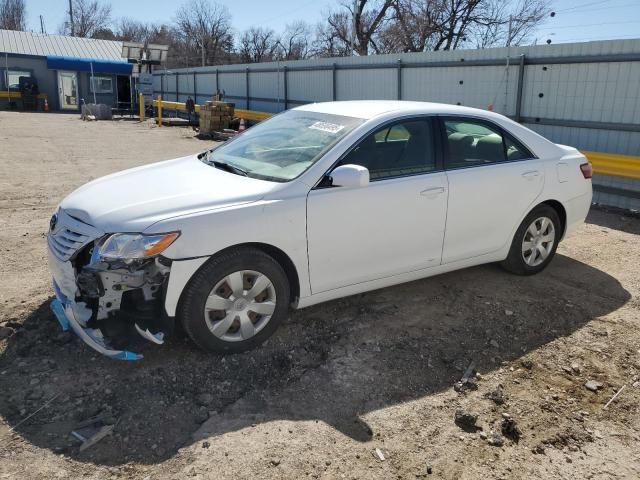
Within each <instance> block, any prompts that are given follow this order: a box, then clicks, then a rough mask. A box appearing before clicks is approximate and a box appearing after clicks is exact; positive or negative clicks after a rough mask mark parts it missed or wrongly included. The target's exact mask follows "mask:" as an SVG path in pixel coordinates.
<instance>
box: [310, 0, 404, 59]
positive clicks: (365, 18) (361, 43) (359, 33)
mask: <svg viewBox="0 0 640 480" xmlns="http://www.w3.org/2000/svg"><path fill="white" fill-rule="evenodd" d="M392 3H393V0H355V1H354V2H353V3H352V2H349V1H345V3H342V4H341V6H340V9H339V10H336V11H333V12H330V13H329V15H328V18H327V25H326V26H322V27H320V28H319V32H318V33H319V34H320V39H319V40H320V43H321V44H325V46H328V45H327V42H328V43H330V44H332V46H336V47H338V50H341V49H342V48H341V46H344V45H349V46H350V48H351V49H352V50H353V51H354V52H355V53H357V54H358V55H368V54H369V52H370V51H371V50H372V51H373V52H374V53H379V52H380V48H379V47H378V44H377V35H378V33H379V31H380V29H381V28H382V27H383V25H384V23H385V21H386V20H388V16H387V13H388V12H389V9H390V7H391V5H392Z"/></svg>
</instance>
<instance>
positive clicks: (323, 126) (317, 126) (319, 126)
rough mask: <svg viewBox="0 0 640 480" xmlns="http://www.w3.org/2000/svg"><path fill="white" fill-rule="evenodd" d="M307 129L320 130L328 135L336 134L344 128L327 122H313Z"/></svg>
mask: <svg viewBox="0 0 640 480" xmlns="http://www.w3.org/2000/svg"><path fill="white" fill-rule="evenodd" d="M309 128H313V129H314V130H321V131H323V132H328V133H338V132H339V131H340V130H342V129H343V128H344V125H336V124H335V123H327V122H315V123H314V124H312V125H310V126H309Z"/></svg>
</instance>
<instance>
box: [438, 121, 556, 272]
mask: <svg viewBox="0 0 640 480" xmlns="http://www.w3.org/2000/svg"><path fill="white" fill-rule="evenodd" d="M440 122H441V131H442V136H443V144H444V147H445V170H446V173H447V178H448V182H449V205H448V212H447V224H446V231H445V239H444V247H443V252H442V263H443V264H444V263H451V262H455V261H458V260H464V259H467V258H472V257H477V256H480V255H484V254H488V253H491V252H495V251H497V250H499V249H500V248H502V247H503V246H504V245H505V244H506V243H507V242H511V237H512V235H513V231H514V229H515V228H516V227H517V225H518V222H520V219H521V218H522V217H523V216H524V215H525V213H526V212H528V211H529V209H530V208H531V207H532V204H533V203H534V202H535V200H536V198H537V197H538V196H539V195H540V193H541V192H542V187H543V185H544V168H543V166H542V161H541V160H540V159H538V158H535V156H534V155H533V154H532V153H531V151H530V150H528V149H527V148H526V147H525V146H524V145H523V144H522V143H521V142H519V141H518V140H517V139H515V138H514V137H513V136H511V135H510V134H509V133H507V132H506V131H504V130H503V129H502V128H501V127H499V126H498V125H495V124H493V123H491V122H487V121H485V120H482V119H477V118H471V117H457V116H452V117H440Z"/></svg>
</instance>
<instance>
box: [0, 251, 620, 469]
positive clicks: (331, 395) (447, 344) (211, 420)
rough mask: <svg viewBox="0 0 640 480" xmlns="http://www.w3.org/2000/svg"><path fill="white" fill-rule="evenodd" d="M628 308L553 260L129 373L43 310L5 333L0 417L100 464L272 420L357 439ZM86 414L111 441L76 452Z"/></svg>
mask: <svg viewBox="0 0 640 480" xmlns="http://www.w3.org/2000/svg"><path fill="white" fill-rule="evenodd" d="M629 299H630V294H629V292H627V291H626V290H625V289H624V288H623V287H622V285H621V284H620V283H619V282H618V281H617V280H616V279H615V278H613V277H611V276H610V275H608V274H606V273H604V272H602V271H600V270H598V269H595V268H593V267H591V266H589V265H586V264H584V263H581V262H579V261H576V260H574V259H571V258H569V257H566V256H563V255H557V257H556V258H555V259H554V261H553V262H552V263H551V265H550V266H549V268H548V269H547V270H545V271H544V272H543V273H541V274H539V275H536V276H532V277H518V276H513V275H510V274H507V273H505V272H503V271H502V270H500V269H499V268H498V267H496V266H493V265H487V266H482V267H476V268H471V269H466V270H461V271H458V272H453V273H449V274H445V275H440V276H437V277H433V278H429V279H425V280H419V281H415V282H411V283H408V284H403V285H398V286H395V287H391V288H386V289H382V290H377V291H373V292H369V293H366V294H361V295H356V296H352V297H348V298H345V299H340V300H336V301H332V302H328V303H325V304H321V305H317V306H314V307H310V308H307V309H304V310H301V311H298V312H292V314H291V315H290V318H289V319H288V320H287V321H286V322H285V323H284V324H283V325H282V326H281V327H280V330H279V331H278V332H277V333H276V334H275V336H274V337H273V338H272V339H270V340H269V341H268V342H267V344H266V345H265V346H263V347H262V348H259V349H257V350H254V351H250V352H247V353H244V354H239V355H229V356H219V355H212V354H207V353H204V352H202V351H199V350H198V349H197V348H196V347H194V346H193V344H192V343H191V342H190V341H189V340H188V339H186V338H183V337H180V336H178V337H176V338H174V339H172V340H171V341H170V342H168V343H167V344H166V345H163V346H160V347H158V346H153V345H149V346H148V347H147V349H146V350H145V352H144V354H145V358H144V359H143V360H142V361H139V362H117V361H112V360H108V359H106V358H104V357H102V356H100V355H98V354H95V353H94V352H93V351H91V350H89V349H88V348H86V347H85V346H84V345H83V344H82V342H81V341H80V340H79V339H77V338H76V337H75V336H73V335H70V334H66V333H60V331H59V328H58V325H57V323H56V321H55V319H54V317H53V315H52V314H51V313H50V311H49V305H48V303H49V302H45V303H43V304H42V305H40V306H39V307H38V308H37V309H36V310H34V311H33V312H32V313H31V314H30V315H29V316H28V318H26V320H25V321H24V322H23V323H22V324H21V325H20V324H18V323H17V322H16V323H15V324H14V323H12V322H10V326H13V327H15V328H16V332H15V333H14V334H13V336H11V337H10V338H9V340H8V344H7V348H6V349H5V351H4V354H3V355H2V357H0V414H2V416H3V417H4V418H5V419H6V421H7V422H8V424H9V426H10V427H12V428H14V429H15V431H16V432H17V433H19V434H20V435H21V436H22V437H23V438H24V439H26V440H27V441H29V442H31V443H32V444H34V445H36V446H38V447H40V448H46V449H50V450H51V451H53V452H56V453H64V454H65V455H66V456H69V457H71V458H74V459H77V460H79V461H83V462H91V463H95V464H103V465H120V464H123V463H126V462H129V461H137V462H140V463H148V464H152V463H159V462H161V461H163V460H166V459H167V458H170V457H172V456H173V455H175V454H176V452H177V450H178V449H179V448H180V447H183V446H185V445H189V444H191V443H193V442H196V441H199V440H201V439H203V438H206V437H209V436H216V435H223V434H225V433H227V432H233V431H238V430H241V429H244V428H250V427H251V426H253V425H256V424H260V423H265V422H270V421H274V420H290V421H303V420H304V421H314V420H316V421H323V422H326V423H327V424H329V425H331V426H333V427H334V428H335V429H337V430H339V431H340V432H342V433H343V434H344V435H347V436H349V437H351V438H353V439H354V440H356V441H360V442H367V441H369V440H370V439H371V438H372V436H374V435H375V433H376V432H374V431H373V429H372V428H371V427H370V426H369V425H368V424H367V423H366V421H364V420H363V416H364V414H366V413H367V412H372V411H375V410H378V409H382V408H385V407H389V406H393V405H398V404H401V403H404V402H408V401H411V400H415V399H418V398H423V397H425V396H428V395H432V394H434V393H437V392H440V391H443V390H446V389H449V388H451V387H452V386H453V385H454V384H455V383H456V382H457V381H458V380H460V378H461V377H462V375H463V372H464V371H465V369H466V368H467V366H468V365H469V364H470V363H471V362H472V361H473V362H475V365H476V369H477V370H478V371H479V372H481V373H486V372H490V371H492V370H494V369H497V368H499V367H500V365H501V364H502V363H503V362H505V361H506V362H510V361H513V360H516V359H518V358H519V357H521V356H524V355H527V354H528V353H529V352H532V351H534V350H536V349H538V348H539V347H541V346H543V345H545V344H547V343H549V342H551V341H553V340H555V339H558V338H560V337H564V336H568V335H571V334H572V333H573V332H575V331H576V330H578V329H581V328H582V327H584V326H585V325H587V324H588V323H589V322H590V321H591V320H593V319H595V318H597V317H600V316H603V315H606V314H608V313H610V312H613V311H615V310H616V309H618V308H620V307H621V306H623V305H624V304H625V303H626V302H627V301H628V300H629ZM52 398H54V400H53V401H51V402H50V403H47V402H48V401H49V400H50V399H52ZM43 405H46V407H45V408H43V409H42V410H40V411H39V412H38V413H37V414H35V415H33V416H32V417H29V415H30V414H31V413H33V412H35V411H36V410H37V409H38V408H41V407H42V406H43ZM96 415H97V416H98V417H99V418H101V419H102V421H103V422H104V423H107V424H115V428H114V430H113V433H112V434H111V435H109V436H107V437H106V438H105V439H103V440H102V441H101V442H99V443H98V444H96V445H95V446H94V447H92V448H90V449H87V450H86V451H84V452H80V451H79V448H78V445H79V442H78V441H77V440H75V439H74V438H72V437H71V436H70V433H71V431H72V430H77V429H78V424H79V423H81V422H82V421H84V420H86V419H87V418H91V417H94V416H96Z"/></svg>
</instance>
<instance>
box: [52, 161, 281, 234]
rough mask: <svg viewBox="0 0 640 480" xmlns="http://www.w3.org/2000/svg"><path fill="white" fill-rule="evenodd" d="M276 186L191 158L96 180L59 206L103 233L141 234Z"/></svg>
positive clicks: (249, 198)
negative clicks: (174, 218)
mask: <svg viewBox="0 0 640 480" xmlns="http://www.w3.org/2000/svg"><path fill="white" fill-rule="evenodd" d="M276 185H278V184H277V183H273V182H267V181H264V180H257V179H253V178H248V177H243V176H240V175H236V174H233V173H230V172H226V171H224V170H220V169H217V168H215V167H212V166H210V165H207V164H204V163H202V162H201V161H200V160H199V159H198V156H197V155H192V156H189V157H183V158H177V159H175V160H168V161H164V162H159V163H153V164H151V165H145V166H142V167H137V168H133V169H130V170H124V171H122V172H118V173H114V174H112V175H107V176H106V177H101V178H98V179H97V180H93V181H91V182H89V183H87V184H85V185H83V186H82V187H80V188H79V189H77V190H76V191H74V192H73V193H71V194H70V195H69V196H68V197H67V198H65V199H64V200H63V201H62V203H61V204H60V207H61V208H63V209H64V210H65V211H66V212H67V213H68V214H69V215H71V216H72V217H75V218H77V219H78V220H80V221H82V222H85V223H88V224H90V225H93V226H94V227H96V228H98V229H100V230H102V231H103V232H105V233H113V232H142V231H144V230H145V229H146V228H148V227H150V226H151V225H153V224H154V223H156V222H158V221H160V220H166V219H168V218H171V217H176V216H180V215H186V214H189V213H195V212H198V211H203V210H213V209H219V208H224V207H231V206H236V205H240V204H243V203H250V202H255V201H258V200H260V199H261V198H263V197H264V195H265V194H266V193H268V192H269V191H271V190H272V189H273V188H275V186H276Z"/></svg>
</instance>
